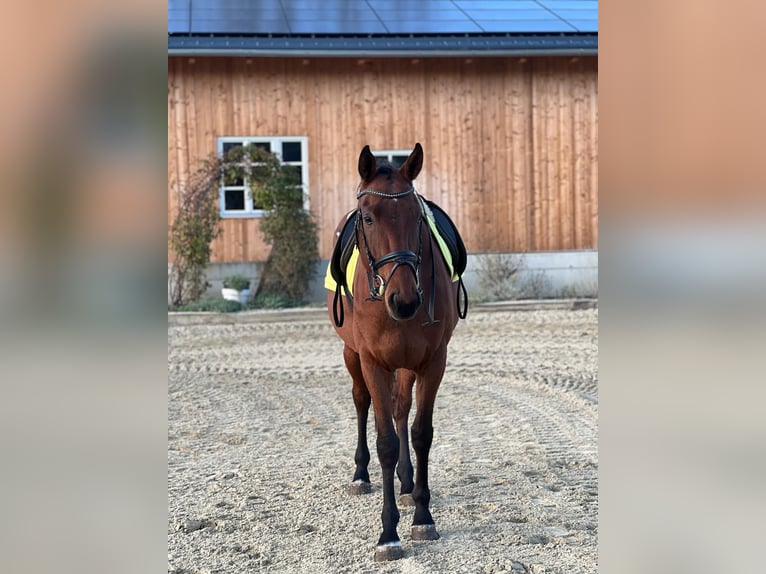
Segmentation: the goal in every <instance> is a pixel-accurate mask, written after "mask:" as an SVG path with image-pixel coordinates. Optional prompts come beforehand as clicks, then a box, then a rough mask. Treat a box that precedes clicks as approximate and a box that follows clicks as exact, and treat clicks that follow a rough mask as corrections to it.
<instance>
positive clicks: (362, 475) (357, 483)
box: [343, 347, 372, 494]
mask: <svg viewBox="0 0 766 574" xmlns="http://www.w3.org/2000/svg"><path fill="white" fill-rule="evenodd" d="M343 359H344V361H345V363H346V368H347V369H348V372H349V374H350V375H351V378H352V379H353V388H352V394H353V396H354V406H355V407H356V452H355V453H354V462H355V463H356V468H355V469H354V478H353V479H352V480H351V484H350V485H349V486H348V492H349V494H369V493H370V492H372V487H371V486H370V473H369V472H368V470H367V467H368V466H369V464H370V449H369V448H367V415H368V413H369V411H370V392H369V391H368V390H367V385H365V384H364V377H363V376H362V366H361V364H360V361H359V354H358V353H357V352H355V351H353V350H351V349H350V348H349V347H344V348H343Z"/></svg>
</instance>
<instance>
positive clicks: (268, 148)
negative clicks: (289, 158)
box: [250, 142, 271, 152]
mask: <svg viewBox="0 0 766 574" xmlns="http://www.w3.org/2000/svg"><path fill="white" fill-rule="evenodd" d="M250 145H252V146H255V147H257V148H261V149H265V150H266V151H267V152H271V142H252V143H251V144H250Z"/></svg>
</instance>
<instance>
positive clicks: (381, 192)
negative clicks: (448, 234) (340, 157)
mask: <svg viewBox="0 0 766 574" xmlns="http://www.w3.org/2000/svg"><path fill="white" fill-rule="evenodd" d="M421 167H423V148H422V147H421V146H420V144H419V143H418V144H415V149H414V150H413V151H412V153H411V154H410V156H409V157H408V158H407V161H405V162H404V163H403V164H402V166H401V167H400V168H399V169H396V168H394V167H392V166H391V165H389V164H387V163H383V164H380V165H378V163H377V162H376V161H375V156H373V155H372V152H371V151H370V146H364V149H362V153H361V154H360V155H359V175H360V176H361V178H362V181H361V183H360V185H359V192H358V193H357V199H358V201H359V206H358V207H359V212H358V216H357V234H358V238H357V239H358V240H359V247H360V249H361V250H362V251H363V252H364V255H365V256H364V257H360V261H362V262H363V263H362V264H363V265H364V267H365V270H366V272H367V276H368V282H369V287H370V297H371V298H372V299H379V298H382V299H383V300H384V301H385V305H386V309H387V310H388V314H389V315H390V316H391V318H392V319H395V320H397V321H404V320H407V319H411V318H412V317H414V316H415V313H417V311H418V309H419V308H420V305H421V303H422V302H423V293H422V291H421V289H420V263H421V257H422V252H423V233H424V232H427V230H424V229H423V217H422V211H421V205H420V202H419V200H418V198H417V195H416V193H415V189H414V187H413V186H412V182H413V180H414V179H415V178H416V177H417V176H418V174H419V173H420V169H421Z"/></svg>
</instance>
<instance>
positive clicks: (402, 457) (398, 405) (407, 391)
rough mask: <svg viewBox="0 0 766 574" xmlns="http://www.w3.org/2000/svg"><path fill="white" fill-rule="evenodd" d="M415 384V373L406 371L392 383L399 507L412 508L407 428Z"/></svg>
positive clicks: (410, 463)
mask: <svg viewBox="0 0 766 574" xmlns="http://www.w3.org/2000/svg"><path fill="white" fill-rule="evenodd" d="M414 382H415V373H414V372H413V371H408V370H406V369H398V370H397V371H396V380H395V381H394V422H395V423H396V434H397V436H398V437H399V463H398V464H397V465H396V476H398V477H399V482H400V483H401V490H400V491H399V505H400V506H412V505H414V504H415V502H414V501H413V499H412V490H413V488H414V487H415V483H414V482H413V476H414V474H413V469H412V461H411V460H410V441H409V438H408V436H409V429H408V428H407V423H408V419H409V416H410V408H411V407H412V385H413V383H414Z"/></svg>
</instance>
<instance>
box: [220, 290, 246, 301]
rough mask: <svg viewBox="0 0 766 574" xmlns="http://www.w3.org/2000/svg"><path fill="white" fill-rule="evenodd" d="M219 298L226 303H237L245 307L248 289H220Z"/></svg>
mask: <svg viewBox="0 0 766 574" xmlns="http://www.w3.org/2000/svg"><path fill="white" fill-rule="evenodd" d="M221 296H223V298H224V299H226V300H228V301H237V302H239V303H241V304H242V305H247V302H248V300H249V299H250V289H243V290H242V291H237V290H236V289H228V288H226V287H224V288H223V289H221Z"/></svg>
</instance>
